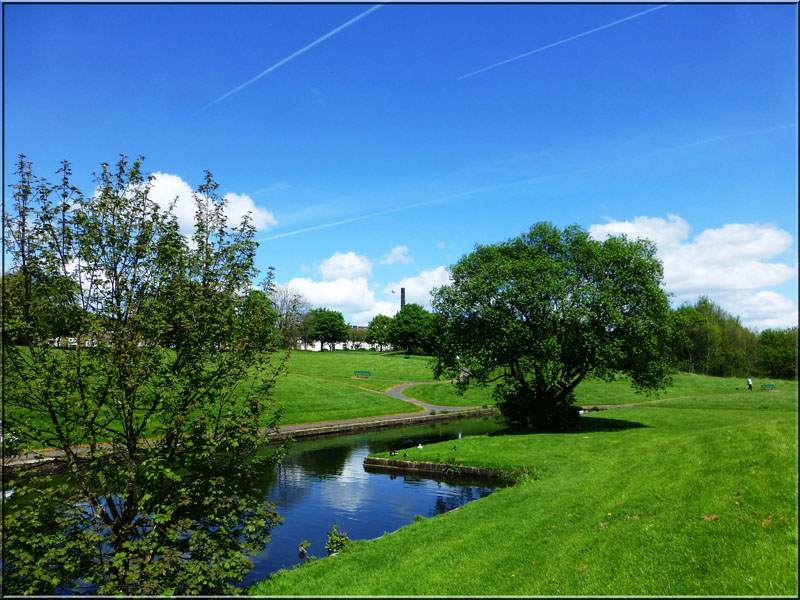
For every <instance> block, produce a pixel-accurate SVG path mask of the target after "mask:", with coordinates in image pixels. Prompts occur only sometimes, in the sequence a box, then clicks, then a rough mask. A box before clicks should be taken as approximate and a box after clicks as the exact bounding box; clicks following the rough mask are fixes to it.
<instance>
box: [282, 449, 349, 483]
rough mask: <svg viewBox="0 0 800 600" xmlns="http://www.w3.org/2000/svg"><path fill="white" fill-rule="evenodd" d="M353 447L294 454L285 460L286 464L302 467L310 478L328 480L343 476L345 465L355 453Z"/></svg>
mask: <svg viewBox="0 0 800 600" xmlns="http://www.w3.org/2000/svg"><path fill="white" fill-rule="evenodd" d="M353 449H354V448H353V445H352V444H350V445H346V446H342V445H339V446H329V447H327V448H316V449H313V450H307V451H305V452H299V453H297V454H292V455H290V456H287V457H286V458H285V459H284V461H283V462H284V464H286V465H292V466H295V467H300V468H301V469H303V471H305V472H306V474H307V475H308V476H309V477H322V478H326V476H329V475H341V474H342V471H343V470H344V465H345V463H347V459H348V458H350V454H351V453H352V452H353Z"/></svg>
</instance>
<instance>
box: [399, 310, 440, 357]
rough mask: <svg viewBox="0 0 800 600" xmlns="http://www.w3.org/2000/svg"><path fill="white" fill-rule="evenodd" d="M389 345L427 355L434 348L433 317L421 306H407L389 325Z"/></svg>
mask: <svg viewBox="0 0 800 600" xmlns="http://www.w3.org/2000/svg"><path fill="white" fill-rule="evenodd" d="M389 343H391V344H392V346H394V347H395V348H403V349H405V350H406V351H408V352H419V353H423V354H427V353H428V352H430V351H431V348H432V346H433V315H432V314H431V313H429V312H428V311H427V310H425V309H424V308H423V307H422V305H420V304H414V303H411V304H406V305H405V306H404V307H403V308H401V309H400V310H399V311H398V312H397V314H396V315H395V316H394V318H393V319H392V322H391V324H390V325H389Z"/></svg>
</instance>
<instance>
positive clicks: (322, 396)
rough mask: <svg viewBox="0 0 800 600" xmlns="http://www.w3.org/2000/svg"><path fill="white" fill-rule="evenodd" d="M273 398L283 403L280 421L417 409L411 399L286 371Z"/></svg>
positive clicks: (351, 416) (381, 413) (344, 417)
mask: <svg viewBox="0 0 800 600" xmlns="http://www.w3.org/2000/svg"><path fill="white" fill-rule="evenodd" d="M275 401H276V402H277V403H278V404H280V405H281V406H283V408H284V411H285V412H284V414H283V418H282V419H281V425H293V424H296V423H312V422H318V421H335V420H339V419H353V418H356V417H371V416H373V415H386V414H395V413H413V412H417V411H418V410H420V409H419V408H418V407H417V406H415V405H414V404H411V403H410V402H403V401H402V400H397V399H396V398H392V397H391V396H386V395H384V394H379V393H377V392H372V391H367V390H362V389H358V388H355V387H351V386H350V385H341V384H338V383H333V382H330V381H327V380H326V379H321V378H317V377H306V376H303V375H292V374H290V375H287V376H286V377H282V378H281V379H280V380H279V381H278V385H277V386H276V389H275Z"/></svg>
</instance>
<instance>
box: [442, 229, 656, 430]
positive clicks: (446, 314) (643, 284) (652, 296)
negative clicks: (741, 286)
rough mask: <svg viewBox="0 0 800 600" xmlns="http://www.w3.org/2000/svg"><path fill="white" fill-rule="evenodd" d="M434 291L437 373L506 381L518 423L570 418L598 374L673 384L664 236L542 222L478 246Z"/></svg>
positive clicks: (637, 383)
mask: <svg viewBox="0 0 800 600" xmlns="http://www.w3.org/2000/svg"><path fill="white" fill-rule="evenodd" d="M450 274H451V277H452V280H453V282H452V284H451V285H447V286H443V287H441V288H438V289H437V290H436V291H435V292H434V295H433V296H434V299H433V307H434V311H435V312H436V313H437V314H438V315H439V319H440V320H439V322H438V339H437V345H436V347H435V351H434V354H435V357H436V361H435V366H434V372H435V374H436V375H437V377H438V376H447V377H450V378H458V377H459V375H460V374H461V373H462V369H467V370H468V372H469V374H470V376H469V378H461V379H460V382H459V384H458V385H459V386H460V387H461V389H464V388H465V387H466V386H468V385H470V384H471V383H477V384H479V385H480V384H487V383H488V382H492V381H499V384H498V386H497V388H496V390H495V394H497V396H498V398H497V399H498V405H499V407H500V409H501V411H502V412H503V414H504V415H505V416H506V417H507V418H508V419H509V420H510V421H512V422H515V423H518V424H521V425H524V426H531V427H535V428H543V429H553V428H556V429H557V428H564V427H568V426H569V425H570V423H571V422H572V421H573V420H574V419H575V418H577V409H576V408H575V407H574V406H573V401H574V397H573V390H574V389H575V387H576V386H577V385H578V384H579V383H580V382H581V381H583V380H584V378H586V377H587V376H588V375H593V376H596V377H600V378H603V379H606V380H612V379H614V378H615V377H616V376H617V375H619V374H625V375H627V376H628V377H630V379H631V382H632V385H633V386H634V388H636V389H637V390H641V391H649V390H654V389H658V388H660V387H663V386H664V385H665V384H666V382H667V381H668V376H667V373H668V370H669V366H670V355H669V347H668V343H669V333H670V318H669V316H670V308H669V303H668V299H667V296H666V294H665V292H664V291H663V289H662V287H661V282H662V276H663V275H662V266H661V263H660V262H659V261H658V259H657V258H656V256H655V246H654V245H653V244H652V243H651V242H649V241H646V240H629V239H627V238H625V237H624V236H618V237H609V238H608V239H606V240H605V241H598V240H593V239H591V238H590V237H589V235H588V233H587V232H585V231H584V230H582V229H581V228H580V227H578V226H577V225H573V226H570V227H567V228H565V229H563V230H560V229H558V228H556V227H555V226H553V225H552V224H549V223H537V224H535V225H534V226H533V227H531V229H530V230H529V231H528V232H527V233H524V234H523V235H521V236H519V237H516V238H512V239H509V240H507V241H504V242H501V243H498V244H493V245H487V246H480V245H479V246H477V247H476V249H475V251H474V252H472V253H470V254H468V255H466V256H464V257H463V258H461V260H459V261H458V262H457V263H456V264H455V265H453V266H452V267H451V268H450Z"/></svg>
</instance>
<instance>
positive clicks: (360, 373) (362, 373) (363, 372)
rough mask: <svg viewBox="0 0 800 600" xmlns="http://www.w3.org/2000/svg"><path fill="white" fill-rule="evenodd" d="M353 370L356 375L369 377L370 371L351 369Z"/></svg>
mask: <svg viewBox="0 0 800 600" xmlns="http://www.w3.org/2000/svg"><path fill="white" fill-rule="evenodd" d="M353 372H354V373H355V375H356V377H369V376H370V372H369V371H353Z"/></svg>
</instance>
